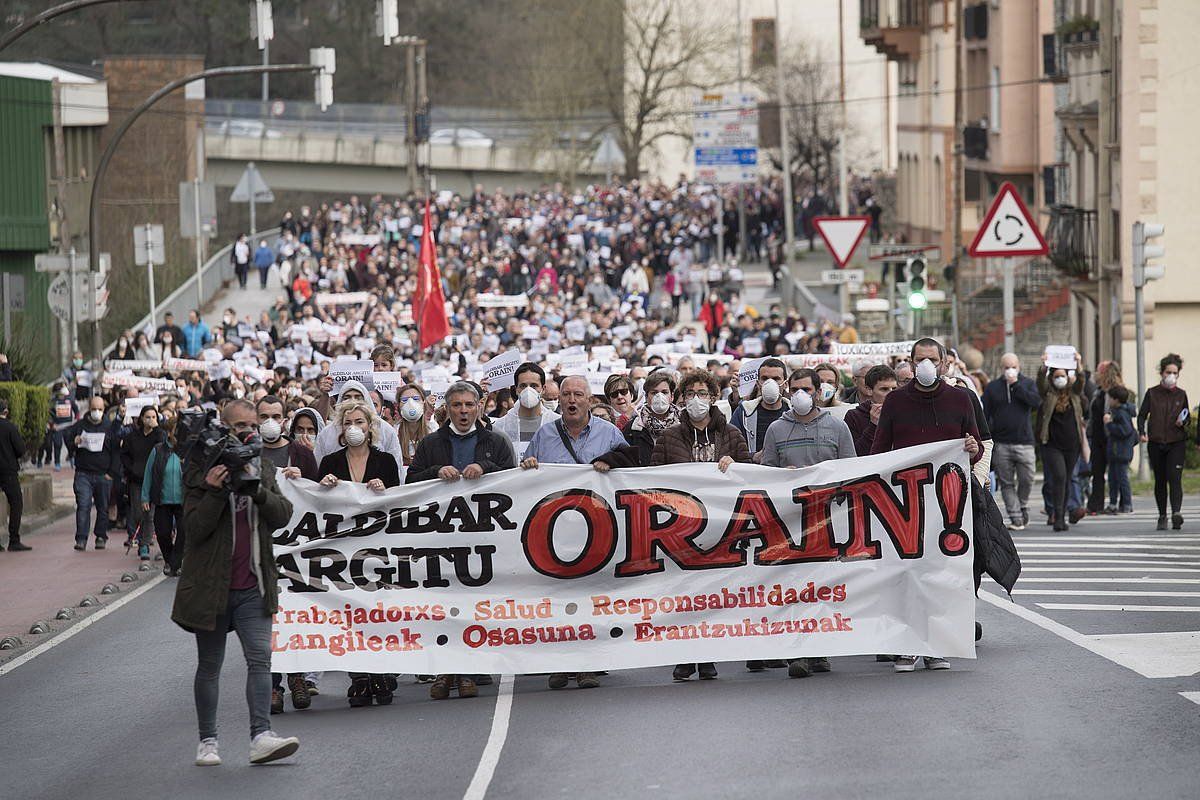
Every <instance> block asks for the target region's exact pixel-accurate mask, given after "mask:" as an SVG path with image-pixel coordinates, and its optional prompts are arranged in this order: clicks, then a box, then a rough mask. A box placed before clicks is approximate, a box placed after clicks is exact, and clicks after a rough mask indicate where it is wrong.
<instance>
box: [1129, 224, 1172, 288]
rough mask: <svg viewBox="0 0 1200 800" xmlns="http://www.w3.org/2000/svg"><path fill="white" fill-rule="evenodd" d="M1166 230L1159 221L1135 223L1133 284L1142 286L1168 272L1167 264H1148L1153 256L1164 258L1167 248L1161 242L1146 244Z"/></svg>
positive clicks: (1137, 286)
mask: <svg viewBox="0 0 1200 800" xmlns="http://www.w3.org/2000/svg"><path fill="white" fill-rule="evenodd" d="M1165 232H1166V228H1165V227H1164V226H1163V225H1160V224H1159V223H1157V222H1135V223H1133V285H1134V287H1135V288H1138V289H1140V288H1142V287H1143V286H1145V285H1146V282H1147V281H1156V280H1159V279H1161V278H1162V277H1163V276H1164V275H1166V274H1167V265H1166V264H1147V263H1146V262H1147V261H1149V260H1150V259H1152V258H1162V257H1163V256H1165V255H1166V254H1167V250H1166V248H1165V247H1163V246H1162V245H1161V244H1146V242H1148V241H1149V240H1151V239H1157V238H1158V237H1160V236H1162V235H1163V233H1165Z"/></svg>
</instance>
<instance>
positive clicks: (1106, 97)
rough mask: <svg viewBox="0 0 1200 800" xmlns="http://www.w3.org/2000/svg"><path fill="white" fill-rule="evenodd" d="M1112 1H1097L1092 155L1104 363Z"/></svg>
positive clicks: (1109, 276)
mask: <svg viewBox="0 0 1200 800" xmlns="http://www.w3.org/2000/svg"><path fill="white" fill-rule="evenodd" d="M1112 29H1113V0H1100V48H1099V50H1100V70H1101V74H1100V76H1099V81H1100V103H1099V109H1098V117H1097V131H1098V138H1099V140H1100V141H1099V152H1098V153H1097V155H1096V160H1097V169H1096V206H1095V207H1096V241H1097V244H1098V245H1099V246H1098V247H1097V248H1096V249H1097V264H1096V271H1097V278H1098V279H1099V280H1098V294H1099V297H1098V298H1097V300H1098V303H1097V306H1098V308H1097V309H1096V313H1097V316H1099V318H1100V348H1099V349H1100V353H1099V355H1100V360H1101V361H1107V360H1109V359H1111V358H1113V356H1114V354H1115V342H1114V341H1113V323H1114V322H1115V320H1113V313H1112V294H1113V273H1112V272H1110V271H1109V265H1110V264H1114V263H1115V264H1118V265H1119V264H1120V254H1119V253H1113V252H1112V241H1113V235H1112V224H1113V222H1112V214H1111V213H1110V209H1111V208H1112V156H1111V152H1112V151H1111V150H1110V149H1109V146H1110V144H1111V142H1112V109H1113V95H1114V94H1115V93H1114V91H1113V87H1114V86H1116V80H1115V78H1114V77H1113V70H1112V64H1113V40H1112Z"/></svg>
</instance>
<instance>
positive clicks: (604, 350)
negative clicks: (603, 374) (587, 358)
mask: <svg viewBox="0 0 1200 800" xmlns="http://www.w3.org/2000/svg"><path fill="white" fill-rule="evenodd" d="M616 357H617V348H616V347H614V346H612V345H611V344H598V345H595V346H594V347H592V360H593V361H612V360H613V359H614V358H616Z"/></svg>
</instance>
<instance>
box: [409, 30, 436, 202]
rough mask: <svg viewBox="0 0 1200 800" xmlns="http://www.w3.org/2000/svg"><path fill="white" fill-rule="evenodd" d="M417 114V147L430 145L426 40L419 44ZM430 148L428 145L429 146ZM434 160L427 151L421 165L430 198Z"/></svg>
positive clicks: (422, 182) (427, 194) (414, 129)
mask: <svg viewBox="0 0 1200 800" xmlns="http://www.w3.org/2000/svg"><path fill="white" fill-rule="evenodd" d="M416 48H417V113H416V116H415V117H414V118H413V131H414V132H415V133H416V138H417V146H418V147H419V146H420V145H421V144H422V143H426V144H427V143H428V141H429V137H428V136H427V134H426V130H427V129H428V127H429V90H428V85H429V84H428V81H429V72H428V70H427V69H426V66H427V64H428V61H427V60H426V58H425V40H424V39H422V40H420V41H418V42H417V44H416ZM427 146H428V145H427ZM432 160H433V151H432V149H427V150H426V153H425V163H424V164H423V165H421V174H422V181H421V186H422V187H423V188H424V190H425V196H426V197H428V196H429V195H430V193H431V189H430V185H429V170H430V166H431V165H430V162H431V161H432Z"/></svg>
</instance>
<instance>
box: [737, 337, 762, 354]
mask: <svg viewBox="0 0 1200 800" xmlns="http://www.w3.org/2000/svg"><path fill="white" fill-rule="evenodd" d="M742 352H743V353H745V354H746V355H748V356H761V355H762V352H763V341H762V339H759V338H758V337H757V336H748V337H746V338H745V339H742Z"/></svg>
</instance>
